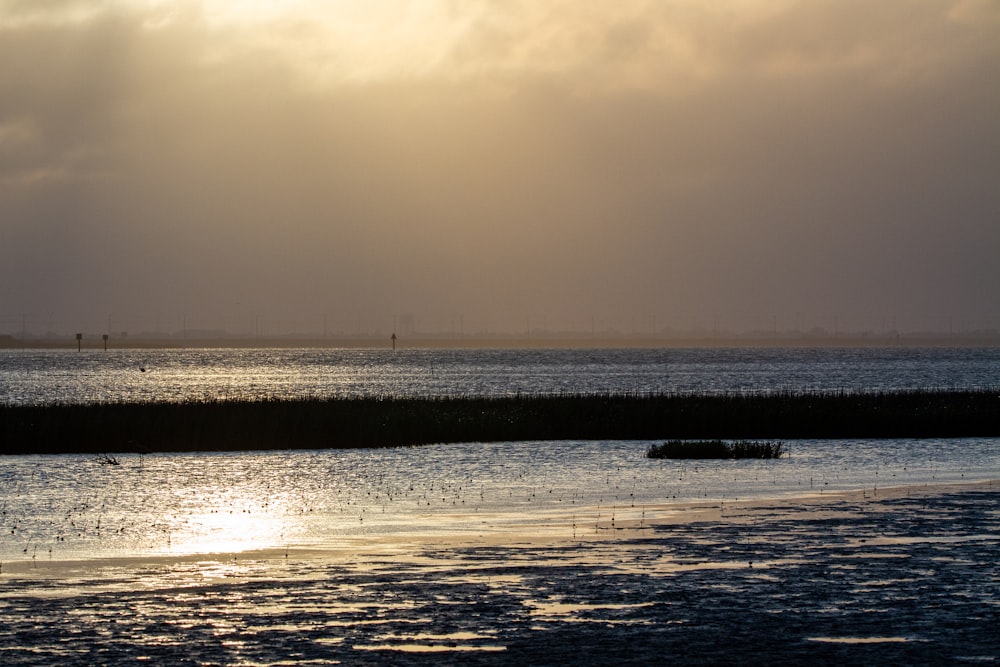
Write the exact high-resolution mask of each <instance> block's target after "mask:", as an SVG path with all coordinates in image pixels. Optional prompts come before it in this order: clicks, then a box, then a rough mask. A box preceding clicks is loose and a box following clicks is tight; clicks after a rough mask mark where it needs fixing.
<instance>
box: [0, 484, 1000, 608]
mask: <svg viewBox="0 0 1000 667" xmlns="http://www.w3.org/2000/svg"><path fill="white" fill-rule="evenodd" d="M995 490H1000V479H988V480H982V481H971V482H964V481H963V482H942V483H933V484H907V485H899V486H887V487H878V488H877V489H872V488H863V489H853V490H835V491H828V492H817V493H810V494H792V495H783V496H775V497H771V498H753V499H749V500H738V499H732V500H727V499H724V498H720V499H706V500H703V501H690V502H679V503H659V504H645V505H641V506H635V507H621V506H618V507H614V508H613V507H612V506H603V507H598V506H587V507H580V508H577V509H575V510H573V511H572V512H571V511H570V510H560V511H558V512H552V511H549V512H543V513H539V514H538V515H536V516H534V517H532V516H530V515H528V516H526V517H524V519H523V520H517V521H508V522H504V523H497V524H493V525H492V526H491V527H489V528H487V529H484V530H482V531H465V532H461V533H455V532H451V531H448V530H446V529H442V530H436V531H431V532H415V533H408V532H403V533H389V534H380V535H373V536H341V537H338V538H337V540H336V541H337V544H336V545H332V544H326V545H320V544H313V545H289V546H275V547H270V548H264V549H251V550H246V551H238V552H231V551H230V552H205V553H179V554H152V555H134V556H121V557H97V558H80V559H63V560H44V559H35V560H32V559H22V560H16V561H5V562H3V563H2V565H0V582H2V581H3V579H4V578H9V577H12V576H13V575H19V576H20V577H24V579H25V580H40V579H52V578H55V579H58V578H60V577H65V576H66V574H67V573H68V572H76V573H84V572H88V571H93V570H102V569H110V570H128V569H136V568H140V569H141V568H148V567H156V568H169V567H171V566H175V565H183V564H188V565H205V566H208V565H212V564H214V565H226V564H232V563H234V562H238V563H242V564H243V565H249V564H255V565H256V566H260V567H262V568H266V567H267V566H268V564H273V565H278V564H281V563H288V562H289V561H297V562H303V561H313V562H325V561H344V560H348V561H349V560H355V559H359V558H363V557H366V556H385V555H387V554H396V555H400V554H406V553H419V552H422V551H425V550H428V549H464V548H477V547H501V548H512V549H516V548H518V547H521V548H527V547H530V548H556V547H565V546H567V545H574V544H577V545H582V544H603V543H612V544H614V543H618V544H623V543H627V542H629V541H630V540H633V539H637V538H642V537H644V536H645V535H646V534H647V531H662V530H667V529H670V528H674V527H678V526H684V525H687V526H689V525H691V524H711V523H715V524H731V525H745V524H747V523H754V525H755V526H756V527H758V528H760V529H762V530H763V529H764V528H766V525H765V524H762V523H759V522H760V521H761V520H762V517H763V514H762V513H763V512H764V510H767V517H768V518H770V519H774V518H776V517H781V516H792V515H797V514H799V513H802V512H807V513H809V515H810V516H811V517H812V518H818V517H823V516H827V517H829V516H832V515H834V514H835V513H836V512H835V511H834V508H835V507H843V506H844V505H851V504H854V505H857V504H858V503H862V504H863V505H864V506H865V508H866V511H869V512H872V513H877V512H878V511H879V506H880V503H884V502H887V501H896V500H900V499H911V500H918V499H921V498H929V497H938V496H946V495H951V494H957V493H968V492H980V491H995ZM612 516H614V518H613V519H612ZM595 517H598V518H597V519H596V521H595V520H594V518H595ZM601 517H603V518H601ZM444 518H447V517H444ZM505 518H508V519H510V518H511V517H510V516H507V515H505ZM574 524H575V525H574ZM474 532H475V533H476V534H473V533H474ZM0 598H2V594H0Z"/></svg>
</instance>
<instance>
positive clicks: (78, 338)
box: [76, 333, 83, 352]
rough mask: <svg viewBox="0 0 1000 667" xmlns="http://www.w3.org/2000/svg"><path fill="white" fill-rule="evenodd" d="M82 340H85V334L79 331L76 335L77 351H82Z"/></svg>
mask: <svg viewBox="0 0 1000 667" xmlns="http://www.w3.org/2000/svg"><path fill="white" fill-rule="evenodd" d="M82 340H83V334H82V333H78V334H77V335H76V351H77V352H79V351H80V341H82Z"/></svg>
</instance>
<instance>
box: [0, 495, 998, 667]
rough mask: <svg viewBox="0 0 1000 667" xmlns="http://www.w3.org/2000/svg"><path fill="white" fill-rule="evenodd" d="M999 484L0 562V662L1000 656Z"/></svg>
mask: <svg viewBox="0 0 1000 667" xmlns="http://www.w3.org/2000/svg"><path fill="white" fill-rule="evenodd" d="M998 554H1000V483H998V482H986V483H981V484H965V485H951V486H922V487H903V488H893V489H882V488H880V489H878V490H875V489H866V490H864V491H857V492H851V493H843V494H823V495H817V496H812V497H807V498H795V499H781V500H761V501H751V502H728V501H726V502H721V501H716V502H705V503H701V504H696V505H684V506H678V505H670V506H663V507H650V506H646V507H643V508H615V509H610V508H601V509H598V508H592V510H591V511H586V512H584V511H579V512H577V513H574V514H572V515H565V516H562V517H553V516H546V517H544V518H543V520H540V521H538V522H537V523H532V522H530V521H527V522H525V523H523V524H521V525H519V526H515V527H511V528H510V529H508V530H505V531H490V532H487V531H484V532H483V533H481V534H479V533H477V534H447V533H438V534H434V535H408V536H396V537H393V538H385V537H380V538H377V539H374V538H373V539H367V540H365V539H352V540H345V541H344V542H343V543H338V544H335V545H324V547H323V548H316V549H294V550H287V551H286V550H275V551H268V552H255V553H241V554H219V555H216V556H205V555H197V556H190V557H183V558H169V559H167V558H159V559H131V560H128V559H123V560H103V561H84V562H75V563H73V562H70V563H56V562H47V561H46V562H42V561H37V562H36V561H22V562H18V563H4V564H3V569H2V573H0V664H3V665H48V664H68V665H73V664H79V665H91V664H116V663H118V664H120V663H129V664H132V663H135V662H143V661H146V662H150V663H152V664H179V665H184V664H190V665H206V664H223V665H230V664H241V665H278V664H283V665H286V664H313V665H316V664H337V663H342V664H367V663H373V664H388V663H392V664H431V663H433V664H439V663H440V662H442V661H445V662H448V663H460V664H506V663H511V662H515V661H520V662H522V663H524V664H574V665H581V664H582V665H587V664H595V665H596V664H609V663H616V664H650V663H651V662H652V663H671V664H718V663H728V664H734V663H735V664H773V663H775V662H782V661H783V662H803V661H806V660H809V661H812V662H818V663H822V664H828V663H834V662H836V663H839V664H848V665H849V664H870V663H879V664H956V663H957V664H962V663H982V662H986V663H991V662H996V661H1000V633H998V632H997V631H996V628H997V627H1000V565H998Z"/></svg>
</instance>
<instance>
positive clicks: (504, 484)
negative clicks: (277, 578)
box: [0, 348, 1000, 560]
mask: <svg viewBox="0 0 1000 667" xmlns="http://www.w3.org/2000/svg"><path fill="white" fill-rule="evenodd" d="M997 378H1000V350H997V349H992V348H985V349H958V348H956V349H943V348H927V349H910V348H860V349H858V348H855V349H751V350H743V349H740V350H736V349H718V350H713V349H688V350H672V349H662V350H400V351H398V352H396V353H393V352H391V351H385V350H332V349H300V350H295V349H273V350H272V349H269V350H212V349H202V350H119V351H114V350H112V351H109V352H106V353H105V352H103V351H85V352H82V353H80V352H76V351H75V350H69V351H66V350H59V351H53V350H41V351H39V350H5V351H0V401H2V402H4V403H8V404H18V403H20V404H24V403H29V404H30V403H34V404H37V403H52V402H67V403H87V402H94V401H145V400H184V399H192V398H236V397H239V398H270V397H282V398H288V397H306V396H345V395H370V394H391V395H402V396H409V395H416V396H427V395H469V394H477V395H495V394H510V393H516V392H532V393H562V392H583V393H592V392H608V391H614V392H627V391H678V392H686V391H700V392H723V391H768V390H777V389H789V390H793V391H802V390H830V389H842V388H848V389H859V390H895V389H912V388H927V387H960V388H972V387H990V386H993V385H994V384H995V382H996V380H997ZM649 444H650V443H648V442H514V443H494V444H482V443H471V444H457V445H447V446H432V447H421V448H413V449H405V448H404V449H392V450H354V451H317V452H264V453H235V454H233V453H227V454H221V453H208V454H175V455H167V454H161V455H152V456H149V455H147V456H144V457H141V458H140V457H139V456H138V455H121V456H120V457H119V458H120V462H121V465H101V464H100V463H99V462H98V461H97V460H96V459H94V458H92V457H87V456H57V457H31V456H28V457H4V458H3V459H0V511H2V513H0V559H3V560H17V559H26V558H33V559H38V558H53V559H61V558H92V557H97V556H106V555H143V554H181V553H209V552H222V551H241V550H247V549H259V548H281V547H288V546H310V545H319V546H329V545H330V544H332V543H336V542H337V540H340V539H348V538H350V537H352V536H359V535H360V536H363V535H383V534H394V533H407V532H409V533H413V532H420V531H424V532H428V531H429V532H442V531H443V532H448V531H465V532H468V531H493V530H503V529H505V527H506V526H508V525H509V524H512V523H513V524H516V523H517V522H518V521H523V520H525V517H528V516H530V517H531V520H532V521H535V522H537V519H538V518H539V517H547V516H549V515H553V516H555V515H557V514H558V515H560V516H561V520H563V523H564V524H565V521H564V520H565V519H566V517H567V516H569V517H570V520H571V523H572V522H574V520H575V516H576V515H577V514H579V516H580V519H579V522H580V523H581V525H582V523H583V522H591V523H595V522H599V521H600V520H610V519H611V517H612V515H614V516H615V517H616V518H617V517H623V516H637V517H639V518H641V517H642V512H643V511H644V510H643V508H644V507H647V506H652V505H657V504H664V503H670V502H679V501H684V500H691V499H698V498H706V497H707V498H713V499H726V498H737V497H742V498H748V497H762V496H768V495H788V494H801V493H818V492H822V491H825V490H828V489H845V488H862V487H872V488H874V487H876V486H877V485H879V484H882V485H889V484H922V483H929V482H932V481H957V480H961V479H965V480H971V479H990V478H996V477H998V474H997V473H998V471H1000V463H998V454H997V450H998V446H997V442H996V441H995V440H990V439H963V440H890V441H824V442H814V441H812V442H811V441H801V442H791V443H787V444H788V446H789V448H790V450H791V453H792V456H791V457H790V458H787V459H782V460H780V461H775V462H771V463H761V462H747V461H743V462H711V463H697V464H693V463H673V462H665V461H650V460H647V459H645V458H644V456H643V454H644V452H645V449H646V448H647V447H648V445H649ZM554 523H555V522H554Z"/></svg>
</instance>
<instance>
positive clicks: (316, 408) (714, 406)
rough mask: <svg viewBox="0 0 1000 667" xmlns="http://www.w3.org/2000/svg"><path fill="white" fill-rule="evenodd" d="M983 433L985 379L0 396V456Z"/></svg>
mask: <svg viewBox="0 0 1000 667" xmlns="http://www.w3.org/2000/svg"><path fill="white" fill-rule="evenodd" d="M985 436H1000V391H998V390H996V389H992V390H972V391H907V392H886V393H874V392H873V393H864V392H861V393H857V392H835V393H794V392H782V393H767V394H723V395H715V394H711V395H691V394H648V395H646V394H629V395H618V394H612V395H603V394H601V395H592V394H578V395H561V396H551V395H527V396H506V397H461V398H459V397H447V398H392V397H364V398H339V399H328V400H327V399H304V400H267V401H199V402H184V403H108V404H95V405H43V406H12V405H8V406H0V453H3V454H15V453H17V454H24V453H68V452H83V453H86V452H152V451H238V450H253V449H328V448H351V447H392V446H400V445H420V444H428V443H446V442H487V441H491V442H497V441H507V440H522V441H523V440H577V439H580V440H604V439H608V440H631V439H636V440H642V439H649V440H661V439H671V438H672V439H686V440H690V439H730V440H732V439H768V440H776V439H797V438H930V437H985Z"/></svg>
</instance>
